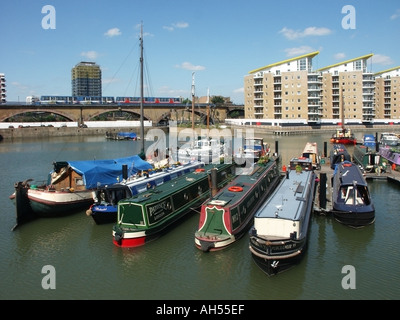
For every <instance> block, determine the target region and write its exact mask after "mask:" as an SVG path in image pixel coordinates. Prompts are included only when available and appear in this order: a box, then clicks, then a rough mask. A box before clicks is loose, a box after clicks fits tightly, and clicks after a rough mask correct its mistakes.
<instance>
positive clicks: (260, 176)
mask: <svg viewBox="0 0 400 320" xmlns="http://www.w3.org/2000/svg"><path fill="white" fill-rule="evenodd" d="M280 176H281V175H280V171H279V169H278V166H277V162H276V161H275V159H274V158H269V157H267V156H264V158H261V160H260V161H259V162H258V163H255V164H254V166H253V167H252V171H251V173H249V174H246V175H238V176H237V177H236V178H235V179H234V180H232V182H230V183H229V184H228V185H226V186H225V187H224V188H222V189H221V190H220V191H219V192H218V193H216V194H215V195H213V196H212V197H211V198H210V199H208V200H207V201H206V202H204V203H203V204H202V206H201V211H200V218H199V227H198V230H197V231H196V232H195V246H196V247H197V248H198V249H200V250H202V251H204V252H208V251H217V250H221V249H224V248H226V247H228V246H229V245H231V244H232V243H234V242H235V241H237V240H238V239H240V238H241V237H242V236H243V235H244V234H245V232H246V231H248V228H249V227H250V224H251V222H252V221H253V216H254V213H255V211H256V210H257V208H258V207H259V205H260V204H261V203H263V202H264V201H265V199H266V198H267V197H268V196H269V195H270V193H271V192H272V191H273V190H274V189H275V187H276V186H277V184H278V182H279V179H280Z"/></svg>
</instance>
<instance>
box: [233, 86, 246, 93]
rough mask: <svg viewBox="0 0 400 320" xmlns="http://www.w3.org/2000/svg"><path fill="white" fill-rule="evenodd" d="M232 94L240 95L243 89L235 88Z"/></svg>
mask: <svg viewBox="0 0 400 320" xmlns="http://www.w3.org/2000/svg"><path fill="white" fill-rule="evenodd" d="M233 92H234V93H242V92H244V88H243V87H241V88H237V89H235V90H233Z"/></svg>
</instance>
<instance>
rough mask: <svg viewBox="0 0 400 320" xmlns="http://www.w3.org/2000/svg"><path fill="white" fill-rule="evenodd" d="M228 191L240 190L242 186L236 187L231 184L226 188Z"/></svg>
mask: <svg viewBox="0 0 400 320" xmlns="http://www.w3.org/2000/svg"><path fill="white" fill-rule="evenodd" d="M228 191H231V192H241V191H243V188H242V187H238V186H232V187H229V188H228Z"/></svg>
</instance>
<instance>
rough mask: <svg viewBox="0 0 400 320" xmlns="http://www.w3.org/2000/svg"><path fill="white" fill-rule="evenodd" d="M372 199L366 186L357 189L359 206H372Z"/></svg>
mask: <svg viewBox="0 0 400 320" xmlns="http://www.w3.org/2000/svg"><path fill="white" fill-rule="evenodd" d="M370 202H371V201H370V198H369V196H368V189H367V187H366V186H358V187H357V195H356V203H357V204H366V205H369V204H370Z"/></svg>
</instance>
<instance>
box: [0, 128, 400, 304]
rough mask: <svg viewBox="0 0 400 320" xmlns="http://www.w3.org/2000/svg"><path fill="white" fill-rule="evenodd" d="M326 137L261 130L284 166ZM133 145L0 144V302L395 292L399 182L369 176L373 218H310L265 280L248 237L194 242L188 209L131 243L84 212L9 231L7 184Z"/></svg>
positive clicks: (398, 290)
mask: <svg viewBox="0 0 400 320" xmlns="http://www.w3.org/2000/svg"><path fill="white" fill-rule="evenodd" d="M329 137H330V135H310V136H290V137H289V136H282V137H276V136H272V135H266V136H264V138H265V140H266V141H268V142H270V143H271V146H272V150H273V151H274V142H275V141H278V146H279V151H280V153H281V154H282V158H283V162H284V163H287V162H288V161H289V159H290V158H291V157H292V156H298V155H299V154H300V153H301V152H302V149H303V147H304V145H305V143H306V142H307V141H316V142H318V144H319V148H320V149H321V151H322V149H323V143H324V142H327V141H329ZM358 138H360V139H361V136H360V137H358ZM139 148H140V145H139V143H138V142H131V141H108V140H105V139H104V137H102V136H101V137H87V138H78V137H77V138H75V137H68V138H53V139H43V140H29V139H27V140H24V141H7V142H5V141H3V142H1V143H0V168H1V170H0V181H1V184H0V190H1V192H0V194H1V197H0V207H1V214H0V230H1V231H0V243H1V246H0V299H2V300H8V299H40V300H42V299H78V300H81V299H112V300H113V299H134V300H142V299H143V300H163V299H172V300H178V299H179V300H201V299H208V300H209V299H212V300H214V299H215V300H260V299H261V300H268V299H307V300H308V299H320V300H342V299H350V300H356V299H379V300H393V299H399V298H400V269H399V265H400V253H399V250H398V247H399V245H400V232H399V230H400V215H399V207H400V197H399V195H400V187H399V185H397V184H394V183H390V182H387V181H378V180H375V181H369V186H370V190H371V194H372V198H373V201H374V203H375V206H376V221H375V223H374V224H373V225H371V226H368V227H366V228H363V229H360V230H354V229H351V228H348V227H346V226H343V225H340V224H339V223H337V222H336V221H334V220H333V219H332V218H330V217H327V216H318V215H316V214H315V215H313V217H312V221H311V224H312V225H311V229H310V235H309V247H308V251H307V252H306V254H305V256H304V258H303V259H302V261H301V263H300V264H299V265H297V266H296V267H294V268H292V269H291V270H289V271H287V272H285V273H282V274H279V275H278V276H275V277H267V276H266V275H265V274H264V273H263V272H262V271H261V270H260V269H259V268H258V267H257V266H256V265H255V263H254V262H253V261H252V259H251V255H250V252H249V249H248V241H249V239H248V236H247V235H246V236H245V237H244V238H242V239H241V240H240V241H239V242H237V243H236V244H234V245H233V246H231V247H230V248H228V249H226V250H224V251H220V252H209V253H204V252H201V251H200V250H198V249H196V247H195V245H194V232H195V231H196V229H197V225H198V214H197V213H195V212H193V213H191V214H189V215H188V216H187V217H186V218H185V219H184V220H183V221H182V222H181V223H180V224H179V225H177V226H176V227H175V228H174V229H173V230H171V232H169V233H168V234H166V235H164V236H162V237H161V238H160V239H158V240H156V241H154V242H152V243H148V244H146V245H145V246H143V247H139V248H118V247H116V246H114V245H113V243H112V236H111V228H112V225H101V226H100V225H96V224H95V223H94V221H93V220H92V218H90V217H87V216H86V214H85V212H84V211H82V212H79V213H76V214H73V215H71V216H67V217H62V218H54V219H39V220H36V221H33V222H30V223H28V224H26V225H23V226H21V227H19V228H17V229H16V230H14V231H11V229H12V227H13V226H14V225H15V208H14V205H13V204H12V202H11V201H10V200H9V198H8V196H9V195H10V194H11V193H12V192H13V191H14V187H13V185H14V182H16V181H20V180H25V179H27V178H34V179H35V180H45V179H46V178H47V174H48V172H49V171H50V170H51V169H52V162H53V161H61V160H88V159H93V158H96V159H108V158H112V157H124V156H129V155H131V154H136V153H137V152H138V151H139ZM328 148H329V143H328ZM349 151H350V152H351V150H349ZM45 265H52V266H54V268H55V270H56V289H54V290H52V289H49V290H45V289H43V288H42V279H43V277H44V276H45V274H43V273H42V268H43V266H45ZM346 265H352V266H354V268H355V271H356V282H355V284H356V288H355V289H347V290H345V289H343V288H342V279H343V278H344V277H345V274H344V273H342V268H343V267H344V266H346Z"/></svg>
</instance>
